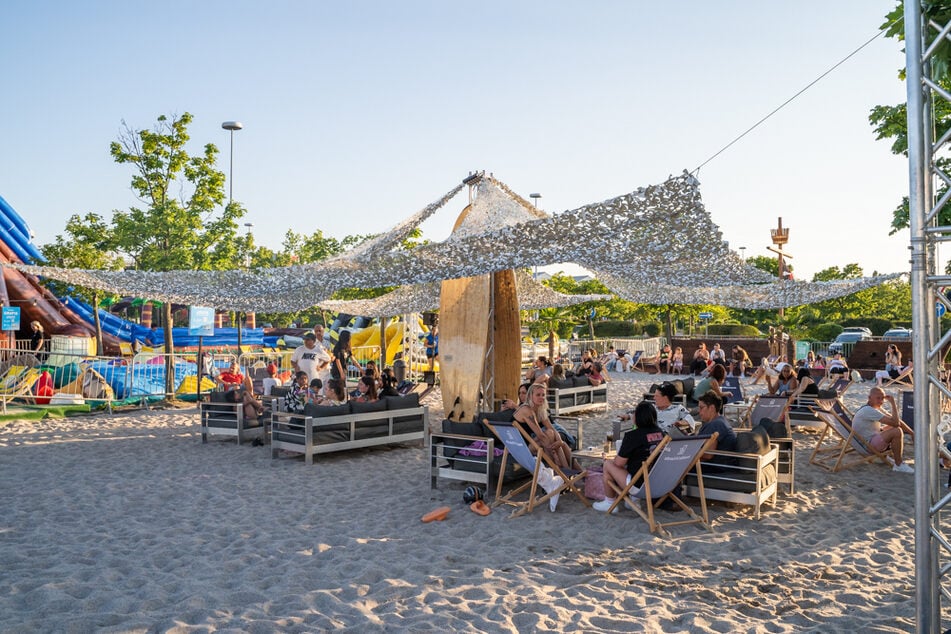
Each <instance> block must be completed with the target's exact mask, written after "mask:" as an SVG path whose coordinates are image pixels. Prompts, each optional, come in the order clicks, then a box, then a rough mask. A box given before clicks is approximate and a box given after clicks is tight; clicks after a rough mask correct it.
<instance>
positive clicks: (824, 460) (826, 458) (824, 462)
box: [809, 400, 891, 473]
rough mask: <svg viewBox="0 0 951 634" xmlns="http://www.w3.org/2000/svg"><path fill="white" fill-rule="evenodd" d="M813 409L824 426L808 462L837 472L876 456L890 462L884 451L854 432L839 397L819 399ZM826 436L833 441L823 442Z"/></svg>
mask: <svg viewBox="0 0 951 634" xmlns="http://www.w3.org/2000/svg"><path fill="white" fill-rule="evenodd" d="M812 409H813V412H815V414H816V417H817V418H818V419H819V420H821V421H822V422H824V423H825V429H823V430H822V432H821V433H820V434H819V439H818V440H817V441H816V446H815V448H814V449H813V450H812V455H811V456H810V457H809V464H814V465H816V466H817V467H820V468H822V469H825V470H826V471H829V472H830V473H837V472H839V471H841V470H842V469H847V468H849V467H854V466H855V465H860V464H863V463H866V462H875V461H876V460H881V461H882V463H883V464H886V465H891V463H889V462H888V459H887V453H886V452H884V451H876V450H875V449H873V448H872V447H871V446H870V445H869V444H868V443H867V442H866V441H865V439H864V438H862V437H861V436H859V435H858V434H856V433H855V430H854V429H852V416H851V414H849V413H848V411H846V409H845V407H844V406H843V405H842V402H841V401H838V400H836V401H820V402H819V407H815V408H812ZM826 437H829V438H830V439H831V440H832V441H833V442H832V444H825V445H824V444H823V443H824V441H825V439H826ZM836 438H838V440H836ZM850 454H854V455H855V457H854V458H851V459H848V457H849V456H850Z"/></svg>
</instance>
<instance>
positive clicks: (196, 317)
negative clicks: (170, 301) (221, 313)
mask: <svg viewBox="0 0 951 634" xmlns="http://www.w3.org/2000/svg"><path fill="white" fill-rule="evenodd" d="M188 334H190V335H207V336H213V335H214V334H215V309H214V308H210V307H208V306H192V307H191V309H190V310H189V311H188Z"/></svg>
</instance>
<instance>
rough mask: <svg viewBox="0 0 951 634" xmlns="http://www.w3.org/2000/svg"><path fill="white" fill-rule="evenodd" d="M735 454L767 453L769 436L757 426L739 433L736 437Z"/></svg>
mask: <svg viewBox="0 0 951 634" xmlns="http://www.w3.org/2000/svg"><path fill="white" fill-rule="evenodd" d="M736 451H737V453H755V454H759V455H763V454H765V453H766V452H767V451H769V434H767V433H766V429H765V428H764V427H761V426H759V425H757V426H756V427H754V428H753V429H751V430H750V431H741V432H740V433H738V434H737V435H736Z"/></svg>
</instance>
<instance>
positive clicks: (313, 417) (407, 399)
mask: <svg viewBox="0 0 951 634" xmlns="http://www.w3.org/2000/svg"><path fill="white" fill-rule="evenodd" d="M428 428H429V410H428V408H426V407H422V406H420V404H419V395H417V394H409V395H407V396H387V397H385V398H382V399H380V400H379V401H376V402H373V403H355V402H349V403H347V404H345V405H337V406H333V407H328V406H320V405H313V404H308V405H307V407H306V408H305V409H304V413H303V414H291V413H287V412H275V413H274V415H273V416H272V419H271V457H272V458H276V457H278V455H279V452H280V451H281V450H284V451H290V452H294V453H301V454H304V459H305V462H306V463H307V464H313V462H314V456H315V455H317V454H322V453H331V452H334V451H346V450H348V449H358V448H361V447H373V446H376V445H390V444H395V443H401V442H411V441H415V440H425V439H426V432H427V430H428Z"/></svg>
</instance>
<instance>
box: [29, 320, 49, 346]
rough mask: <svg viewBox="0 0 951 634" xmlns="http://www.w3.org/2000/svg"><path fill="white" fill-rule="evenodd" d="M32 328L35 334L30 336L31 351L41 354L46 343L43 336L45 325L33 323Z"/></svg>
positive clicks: (31, 323)
mask: <svg viewBox="0 0 951 634" xmlns="http://www.w3.org/2000/svg"><path fill="white" fill-rule="evenodd" d="M30 328H31V329H32V330H33V334H32V335H31V336H30V350H31V351H32V352H39V351H40V350H41V349H42V348H43V344H44V343H46V339H45V336H44V334H43V324H41V323H40V322H38V321H31V322H30Z"/></svg>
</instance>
